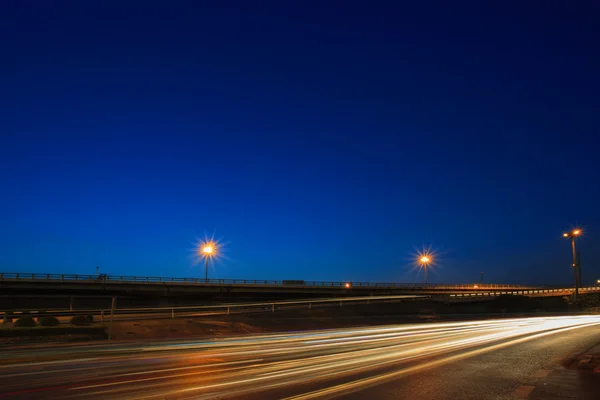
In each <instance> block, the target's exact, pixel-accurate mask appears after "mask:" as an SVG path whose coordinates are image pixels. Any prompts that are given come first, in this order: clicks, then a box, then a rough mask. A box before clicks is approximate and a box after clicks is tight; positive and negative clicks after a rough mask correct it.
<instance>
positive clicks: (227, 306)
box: [227, 306, 229, 315]
mask: <svg viewBox="0 0 600 400" xmlns="http://www.w3.org/2000/svg"><path fill="white" fill-rule="evenodd" d="M227 315H229V306H227Z"/></svg>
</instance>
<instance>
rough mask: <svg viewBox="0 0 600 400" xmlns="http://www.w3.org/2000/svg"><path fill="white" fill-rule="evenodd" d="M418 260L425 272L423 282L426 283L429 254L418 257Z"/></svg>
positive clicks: (429, 260)
mask: <svg viewBox="0 0 600 400" xmlns="http://www.w3.org/2000/svg"><path fill="white" fill-rule="evenodd" d="M419 262H420V263H421V265H422V266H423V272H424V273H425V284H426V285H427V266H428V265H429V263H430V262H431V258H430V257H429V256H423V257H421V258H419Z"/></svg>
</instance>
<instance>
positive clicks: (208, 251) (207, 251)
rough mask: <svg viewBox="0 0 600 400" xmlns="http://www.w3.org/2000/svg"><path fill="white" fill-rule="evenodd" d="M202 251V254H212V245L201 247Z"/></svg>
mask: <svg viewBox="0 0 600 400" xmlns="http://www.w3.org/2000/svg"><path fill="white" fill-rule="evenodd" d="M202 252H203V253H204V254H212V252H213V247H212V246H204V247H203V248H202Z"/></svg>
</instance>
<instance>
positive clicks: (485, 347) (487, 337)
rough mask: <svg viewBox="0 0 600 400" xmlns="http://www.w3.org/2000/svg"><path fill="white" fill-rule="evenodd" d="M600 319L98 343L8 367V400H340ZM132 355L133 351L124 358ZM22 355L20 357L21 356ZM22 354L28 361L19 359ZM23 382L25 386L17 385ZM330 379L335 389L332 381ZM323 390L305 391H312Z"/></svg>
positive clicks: (0, 378) (2, 382)
mask: <svg viewBox="0 0 600 400" xmlns="http://www.w3.org/2000/svg"><path fill="white" fill-rule="evenodd" d="M598 325H600V316H597V315H587V316H563V317H547V318H522V319H501V320H486V321H468V322H453V323H425V324H407V325H392V326H390V325H387V326H379V327H367V328H364V327H362V328H353V329H335V330H322V331H307V332H294V333H287V334H286V333H283V334H266V335H251V336H243V337H234V338H227V339H222V340H213V341H202V342H177V343H156V344H138V345H131V344H129V345H114V346H97V347H95V348H94V351H96V352H98V353H102V354H106V355H100V356H98V357H90V354H89V353H88V352H87V351H86V349H85V348H83V349H81V348H71V349H69V348H67V349H60V350H55V351H54V352H53V353H49V356H50V355H51V356H52V357H62V356H64V357H69V359H66V360H59V361H56V360H54V361H51V360H40V361H41V362H39V363H36V362H31V363H22V362H21V363H18V364H13V365H7V364H5V365H0V387H2V390H1V392H0V397H1V398H10V397H12V398H17V397H19V398H21V397H22V396H24V395H26V394H27V393H28V392H25V391H23V388H28V389H29V390H31V389H30V388H31V387H34V388H35V389H34V390H35V391H43V393H44V398H66V399H69V398H73V399H75V398H91V397H93V398H106V399H140V400H141V399H188V398H189V399H192V398H193V399H214V398H231V397H236V396H241V397H243V396H249V395H253V394H259V393H263V394H264V396H265V397H264V398H273V397H269V396H268V393H269V392H268V391H269V390H282V389H285V390H287V391H288V393H289V396H290V397H289V398H290V399H293V400H305V399H315V398H331V397H335V396H339V395H342V394H346V393H350V392H354V391H358V390H363V389H365V388H368V387H371V386H373V385H377V384H380V383H383V382H386V381H389V380H391V379H396V378H398V377H401V376H405V375H408V374H412V373H417V372H420V371H423V370H426V369H429V368H435V367H437V366H440V365H443V364H445V363H450V362H454V361H457V360H460V359H464V358H467V357H473V356H475V355H478V354H482V353H485V352H489V351H494V350H497V349H501V348H504V347H507V346H511V345H514V344H518V343H523V342H525V341H531V340H536V339H539V338H543V337H546V336H549V335H554V334H559V333H564V332H567V331H569V330H574V329H579V328H584V327H591V326H598ZM125 352H126V353H125ZM17 354H20V353H18V352H17ZM20 356H21V357H23V354H20ZM20 379H23V380H24V383H23V384H21V383H19V382H18V381H19V380H20ZM328 381H332V382H333V383H331V384H328ZM309 384H310V385H314V384H317V385H320V386H321V388H320V389H317V390H314V386H311V387H312V388H313V389H311V390H310V391H309V392H306V393H305V392H303V390H302V389H303V386H304V385H309Z"/></svg>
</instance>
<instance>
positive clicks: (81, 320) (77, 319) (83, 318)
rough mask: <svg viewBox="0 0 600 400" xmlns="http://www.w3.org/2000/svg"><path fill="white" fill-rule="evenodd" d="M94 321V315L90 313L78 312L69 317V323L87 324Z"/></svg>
mask: <svg viewBox="0 0 600 400" xmlns="http://www.w3.org/2000/svg"><path fill="white" fill-rule="evenodd" d="M93 321H94V317H93V316H92V315H90V314H80V315H76V316H74V317H73V318H71V325H75V326H87V325H90V324H91V323H92V322H93Z"/></svg>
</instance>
